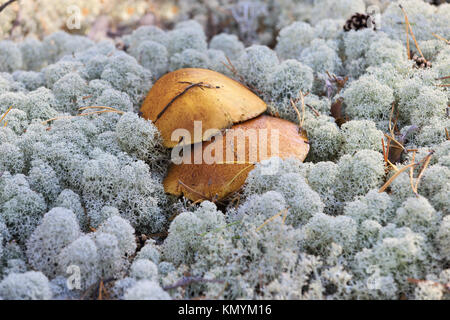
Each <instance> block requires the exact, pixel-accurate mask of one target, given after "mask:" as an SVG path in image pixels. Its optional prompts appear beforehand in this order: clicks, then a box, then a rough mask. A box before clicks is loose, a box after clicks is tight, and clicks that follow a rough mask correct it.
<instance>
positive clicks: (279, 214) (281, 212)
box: [256, 208, 289, 232]
mask: <svg viewBox="0 0 450 320" xmlns="http://www.w3.org/2000/svg"><path fill="white" fill-rule="evenodd" d="M288 210H289V208H286V209H284V210H281V211H279V212H278V213H277V214H275V215H273V216H271V217H270V218H269V219H267V220H266V221H264V223H263V224H262V225H260V226H259V227H258V228H256V232H258V231H259V230H261V229H262V228H263V227H264V226H265V225H266V224H268V223H269V222H270V221H272V220H274V219H276V218H277V217H279V216H281V215H282V214H283V213H285V214H286V216H287V212H288ZM286 216H285V217H284V218H283V223H284V221H285V220H286Z"/></svg>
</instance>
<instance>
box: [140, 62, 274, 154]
mask: <svg viewBox="0 0 450 320" xmlns="http://www.w3.org/2000/svg"><path fill="white" fill-rule="evenodd" d="M266 109H267V105H266V103H265V102H264V101H262V100H261V99H260V98H259V97H258V96H256V95H255V94H254V93H253V92H251V91H250V90H249V89H248V88H247V87H245V86H244V85H242V84H240V83H239V82H237V81H235V80H233V79H230V78H228V77H226V76H224V75H222V74H220V73H218V72H215V71H211V70H207V69H195V68H189V69H180V70H177V71H174V72H171V73H168V74H166V75H164V76H163V77H161V78H160V79H159V80H158V81H156V83H155V84H154V85H153V87H152V88H151V89H150V92H149V93H148V95H147V97H146V99H145V101H144V103H143V104H142V107H141V110H140V111H141V113H142V116H143V117H144V118H145V119H147V120H152V121H153V123H154V124H155V125H156V127H157V128H158V129H159V131H160V132H161V135H162V138H163V143H164V146H165V147H167V148H173V147H175V146H176V145H177V144H178V141H172V139H171V138H172V137H171V136H172V133H173V132H174V131H175V130H176V129H186V130H188V131H189V132H190V133H191V141H183V142H182V143H184V144H192V143H197V142H201V141H206V140H208V139H209V138H210V137H211V136H213V135H214V134H217V133H218V132H219V131H220V130H222V129H225V128H230V127H231V126H232V125H233V124H235V123H240V122H243V121H246V120H248V119H252V118H255V117H257V116H258V115H260V114H262V113H263V112H264V111H266ZM194 121H202V135H201V136H199V137H196V136H195V135H194ZM211 129H215V130H211ZM206 130H208V132H207V134H205V133H206Z"/></svg>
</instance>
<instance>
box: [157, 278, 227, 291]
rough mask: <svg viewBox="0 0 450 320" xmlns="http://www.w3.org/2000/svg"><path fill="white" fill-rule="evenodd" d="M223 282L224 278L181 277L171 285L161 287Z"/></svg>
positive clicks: (173, 287) (172, 287)
mask: <svg viewBox="0 0 450 320" xmlns="http://www.w3.org/2000/svg"><path fill="white" fill-rule="evenodd" d="M208 282H209V283H211V282H213V283H224V282H225V281H224V280H220V279H205V278H202V277H183V278H181V279H180V280H178V281H177V282H175V283H174V284H172V285H168V286H165V287H163V289H164V290H170V289H176V288H179V287H186V286H188V285H190V284H192V283H208Z"/></svg>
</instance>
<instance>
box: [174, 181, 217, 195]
mask: <svg viewBox="0 0 450 320" xmlns="http://www.w3.org/2000/svg"><path fill="white" fill-rule="evenodd" d="M178 183H179V184H181V185H182V186H183V187H185V188H186V189H188V190H189V191H191V192H194V193H195V194H197V195H199V196H200V197H202V198H203V200H210V199H209V198H208V197H207V196H205V195H204V194H202V193H201V192H199V191H197V190H195V189H192V188H191V187H189V186H188V185H187V184H185V183H184V182H183V181H181V180H179V179H178Z"/></svg>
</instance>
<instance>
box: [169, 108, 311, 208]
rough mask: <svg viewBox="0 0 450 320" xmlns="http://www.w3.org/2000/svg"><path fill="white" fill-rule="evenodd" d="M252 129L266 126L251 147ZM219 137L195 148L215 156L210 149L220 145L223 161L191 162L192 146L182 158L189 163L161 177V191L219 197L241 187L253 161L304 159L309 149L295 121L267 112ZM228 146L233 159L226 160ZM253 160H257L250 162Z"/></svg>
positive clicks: (170, 170)
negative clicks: (274, 138) (162, 182)
mask: <svg viewBox="0 0 450 320" xmlns="http://www.w3.org/2000/svg"><path fill="white" fill-rule="evenodd" d="M238 129H242V130H238ZM252 129H253V130H254V129H256V131H257V132H261V129H267V135H264V134H263V135H262V137H261V138H257V140H254V141H256V143H252V144H251V147H250V143H249V142H250V141H251V139H250V138H248V135H247V136H246V134H249V132H251V130H252ZM274 130H278V137H279V139H278V151H277V150H276V148H275V147H274V146H273V142H272V137H276V131H274ZM263 133H264V132H263ZM233 136H234V137H233ZM218 137H219V138H218V139H216V138H213V141H212V142H204V143H202V145H201V149H200V148H198V150H202V152H203V153H206V154H211V155H212V156H215V155H216V153H215V152H212V151H211V150H213V149H214V148H216V150H219V148H222V153H223V155H224V156H223V158H224V159H223V161H221V162H217V163H213V164H207V163H205V162H204V161H203V163H201V164H194V148H193V149H191V150H192V152H191V153H190V154H189V155H188V156H186V157H185V159H188V157H189V158H190V160H191V164H187V163H185V162H183V163H182V164H178V165H175V164H172V165H171V166H170V168H169V172H168V174H167V177H166V178H165V180H164V190H165V191H166V192H167V193H170V194H173V195H176V196H181V195H184V196H185V197H186V198H188V199H190V200H192V201H197V200H207V199H209V200H213V199H215V200H221V199H224V198H226V197H227V196H229V195H230V194H232V193H234V192H236V191H238V190H239V189H240V188H241V187H242V185H243V184H244V182H245V180H246V178H247V175H248V173H249V172H250V171H251V170H252V169H253V167H254V165H253V163H255V162H260V161H262V160H265V159H268V158H271V157H274V156H277V157H279V158H282V159H286V158H290V157H295V158H297V159H299V160H300V161H303V160H305V158H306V156H307V154H308V152H309V144H308V139H307V138H306V136H305V135H304V134H301V133H299V127H298V126H297V125H296V124H294V123H292V122H289V121H287V120H283V119H279V118H275V117H271V116H267V115H261V116H259V117H257V118H255V119H252V120H249V121H246V122H244V123H241V124H237V125H234V126H233V127H232V128H231V130H227V131H226V132H225V134H224V135H223V136H222V135H220V136H218ZM239 137H240V138H241V139H242V138H244V139H245V144H244V145H243V143H242V141H243V140H241V143H236V141H239V140H238V139H239ZM232 138H233V139H232ZM232 141H234V143H233V142H232ZM265 143H267V151H268V152H267V153H262V154H260V151H261V150H264V149H262V148H264V145H265ZM197 146H199V145H198V144H197ZM227 147H228V150H231V151H232V153H233V155H234V156H233V160H232V161H227V159H226V158H225V155H226V151H227ZM238 148H242V150H243V152H242V153H239V149H238ZM239 155H241V158H239ZM252 157H253V158H252ZM255 159H256V161H251V160H255Z"/></svg>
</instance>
